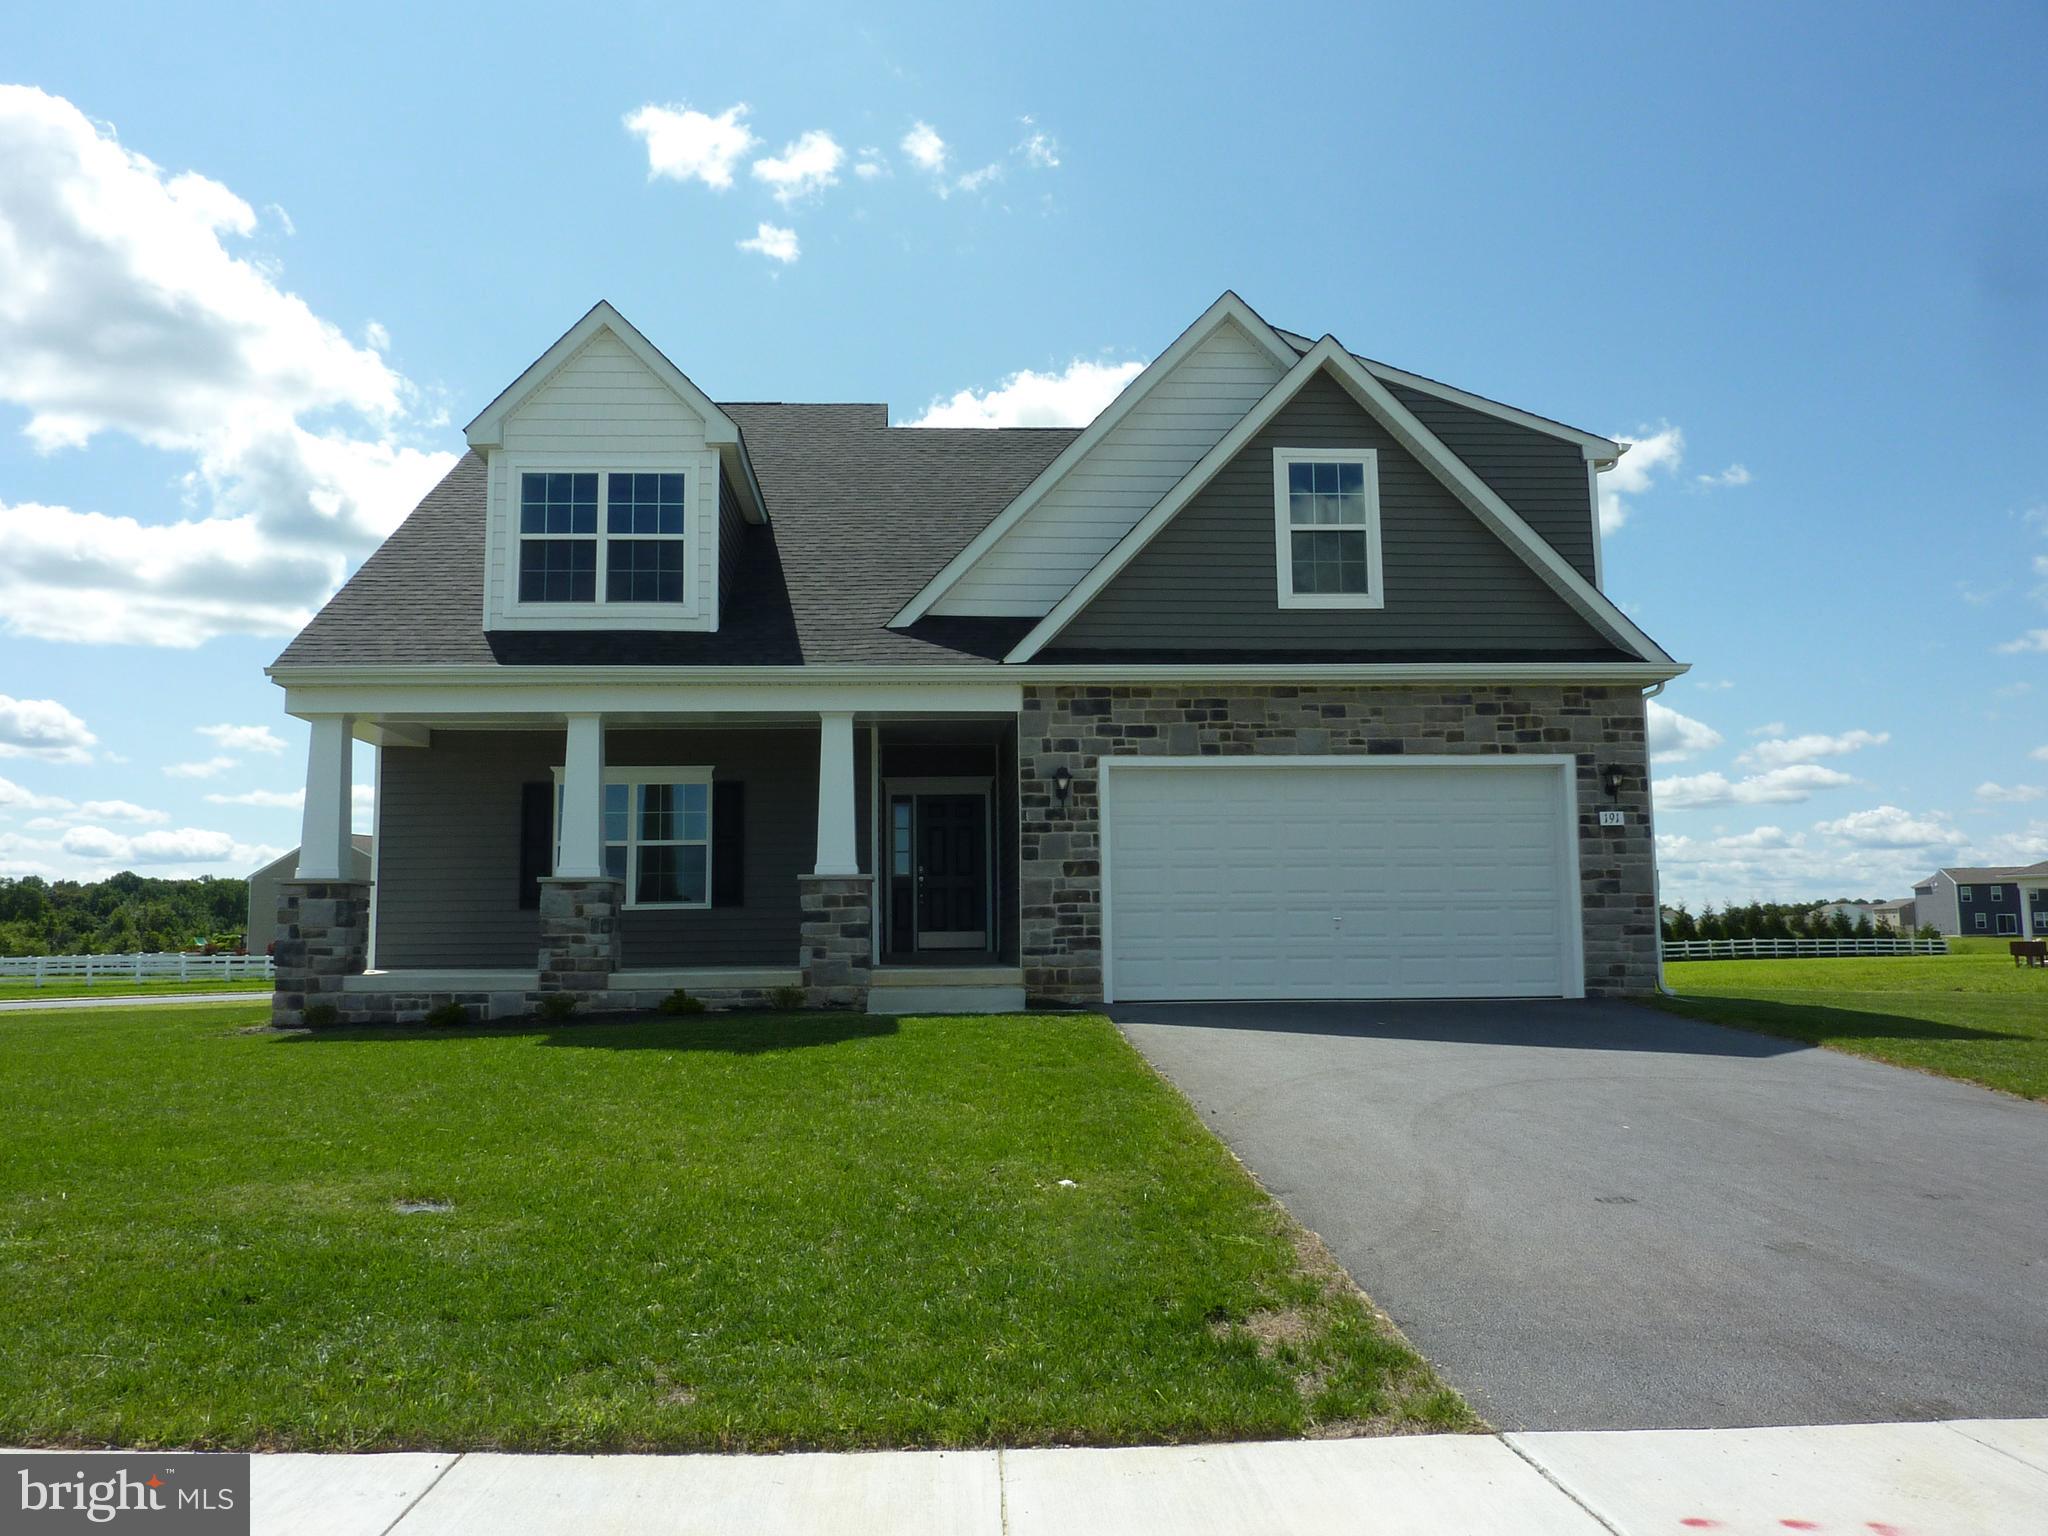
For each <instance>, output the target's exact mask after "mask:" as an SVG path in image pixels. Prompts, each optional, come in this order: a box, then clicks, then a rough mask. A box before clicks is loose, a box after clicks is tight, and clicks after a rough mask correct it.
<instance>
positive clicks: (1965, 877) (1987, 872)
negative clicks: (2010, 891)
mask: <svg viewBox="0 0 2048 1536" xmlns="http://www.w3.org/2000/svg"><path fill="white" fill-rule="evenodd" d="M1934 874H1936V875H1947V876H1948V877H1949V879H1951V880H1953V881H1954V882H1955V883H1956V884H1958V885H1982V884H1984V883H1985V882H1986V881H1998V880H2014V879H2018V878H2020V877H2022V876H2026V877H2032V876H2035V875H2040V876H2043V877H2044V878H2048V859H2043V860H2042V861H2041V862H2040V863H2039V864H1978V865H1970V866H1966V867H1962V868H1957V867H1955V866H1953V865H1951V866H1947V867H1945V868H1942V869H1937V870H1936V871H1935V872H1934ZM1933 878H1934V876H1933V875H1930V876H1928V880H1929V882H1930V883H1931V882H1932V881H1933ZM1914 889H1916V890H1917V889H1919V887H1917V886H1916V887H1914Z"/></svg>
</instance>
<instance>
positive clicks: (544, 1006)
mask: <svg viewBox="0 0 2048 1536" xmlns="http://www.w3.org/2000/svg"><path fill="white" fill-rule="evenodd" d="M575 1011H576V995H575V994H574V993H573V992H550V993H548V995H547V996H546V997H543V998H542V999H541V1000H540V1016H541V1017H542V1018H544V1019H553V1020H554V1021H555V1022H556V1023H560V1022H561V1021H562V1020H563V1019H566V1018H568V1017H569V1015H570V1014H572V1013H574V1012H575Z"/></svg>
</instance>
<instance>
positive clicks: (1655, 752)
mask: <svg viewBox="0 0 2048 1536" xmlns="http://www.w3.org/2000/svg"><path fill="white" fill-rule="evenodd" d="M1649 744H1650V761H1651V762H1653V763H1682V762H1684V761H1685V760H1686V759H1687V758H1689V757H1695V756H1697V755H1698V754H1700V753H1702V752H1711V751H1713V749H1714V748H1716V747H1718V746H1720V745H1721V733H1720V732H1719V731H1717V730H1715V729H1714V728H1713V727H1712V726H1711V725H1706V724H1703V723H1702V722H1700V721H1698V720H1695V719H1693V718H1692V716H1690V715H1681V714H1680V713H1679V712H1678V711H1677V710H1675V709H1670V708H1667V707H1666V706H1664V705H1662V704H1660V703H1658V702H1657V701H1656V700H1655V699H1651V700H1650V701H1649Z"/></svg>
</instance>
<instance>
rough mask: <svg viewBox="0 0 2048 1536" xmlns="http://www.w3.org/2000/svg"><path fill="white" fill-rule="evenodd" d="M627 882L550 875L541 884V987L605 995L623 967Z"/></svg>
mask: <svg viewBox="0 0 2048 1536" xmlns="http://www.w3.org/2000/svg"><path fill="white" fill-rule="evenodd" d="M625 904H626V882H625V881H623V880H611V879H604V878H597V879H581V878H578V877H576V876H573V875H546V876H543V877H542V879H541V882H540V989H541V991H543V992H575V993H579V994H590V993H596V992H602V991H603V990H604V989H605V988H606V987H608V986H609V985H611V979H612V972H613V971H616V970H617V969H618V968H619V912H620V909H621V908H623V907H624V906H625Z"/></svg>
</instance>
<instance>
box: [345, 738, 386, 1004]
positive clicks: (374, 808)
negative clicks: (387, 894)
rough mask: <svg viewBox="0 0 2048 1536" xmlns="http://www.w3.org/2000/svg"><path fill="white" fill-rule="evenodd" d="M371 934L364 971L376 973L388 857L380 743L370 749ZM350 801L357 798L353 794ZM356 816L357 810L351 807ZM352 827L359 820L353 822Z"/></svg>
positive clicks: (365, 949) (365, 945) (365, 947)
mask: <svg viewBox="0 0 2048 1536" xmlns="http://www.w3.org/2000/svg"><path fill="white" fill-rule="evenodd" d="M370 753H371V755H370V931H369V933H368V934H367V935H366V937H365V939H364V943H363V968H364V969H365V970H370V971H374V970H375V969H376V968H377V892H378V891H379V890H380V889H382V886H381V884H380V882H379V881H378V878H377V871H378V869H379V867H380V863H379V861H381V860H382V859H383V857H384V839H383V838H382V837H381V836H379V835H378V834H380V833H381V832H382V831H383V830H384V747H383V744H382V743H381V742H380V743H378V744H377V745H376V746H374V747H372V748H371V749H370ZM350 798H351V799H353V798H354V792H353V790H351V792H350ZM350 810H351V812H353V810H354V807H353V806H351V807H350ZM349 824H350V826H351V827H353V826H354V824H355V818H354V816H353V814H351V816H350V818H349ZM349 842H350V844H351V845H353V844H354V842H355V834H354V833H353V831H351V833H350V834H349Z"/></svg>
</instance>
